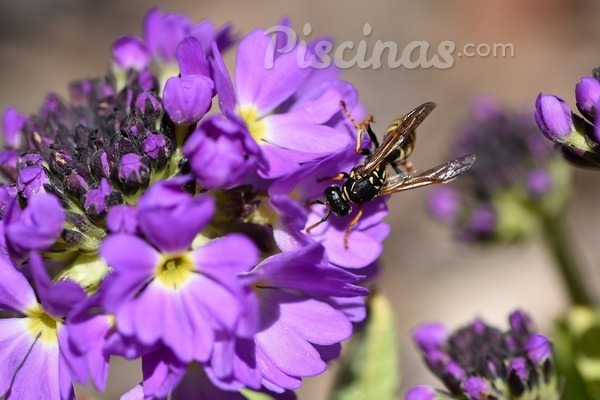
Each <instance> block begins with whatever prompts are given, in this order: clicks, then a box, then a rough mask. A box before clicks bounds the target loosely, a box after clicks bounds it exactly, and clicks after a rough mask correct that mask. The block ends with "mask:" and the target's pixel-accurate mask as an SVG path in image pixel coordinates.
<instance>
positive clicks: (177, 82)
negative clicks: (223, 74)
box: [163, 38, 214, 125]
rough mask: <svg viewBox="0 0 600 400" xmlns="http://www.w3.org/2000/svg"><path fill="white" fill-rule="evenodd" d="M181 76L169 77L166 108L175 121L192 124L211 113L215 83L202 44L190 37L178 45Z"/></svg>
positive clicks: (166, 86) (164, 97) (180, 123)
mask: <svg viewBox="0 0 600 400" xmlns="http://www.w3.org/2000/svg"><path fill="white" fill-rule="evenodd" d="M177 59H178V60H179V69H180V71H181V74H180V75H181V76H178V77H172V78H169V80H168V81H167V83H166V85H165V89H164V92H163V105H164V107H165V111H166V112H167V113H168V114H169V116H170V117H171V119H172V120H173V122H175V123H176V124H178V125H182V124H184V125H190V124H193V123H195V122H197V121H198V120H199V119H200V118H202V117H203V116H204V114H206V113H207V112H208V110H210V107H211V104H212V97H213V88H214V84H213V81H212V79H211V78H210V76H209V73H208V62H207V60H206V56H205V53H204V51H203V50H202V46H201V45H200V42H198V41H197V40H196V39H194V38H187V39H185V40H183V41H182V42H181V43H179V45H178V46H177Z"/></svg>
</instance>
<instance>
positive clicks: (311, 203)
mask: <svg viewBox="0 0 600 400" xmlns="http://www.w3.org/2000/svg"><path fill="white" fill-rule="evenodd" d="M313 204H321V205H325V202H324V201H323V200H319V199H316V200H306V207H310V206H312V205H313Z"/></svg>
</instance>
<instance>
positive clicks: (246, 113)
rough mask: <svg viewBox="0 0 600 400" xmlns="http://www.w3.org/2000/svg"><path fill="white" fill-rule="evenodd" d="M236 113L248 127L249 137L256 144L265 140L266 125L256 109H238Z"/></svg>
mask: <svg viewBox="0 0 600 400" xmlns="http://www.w3.org/2000/svg"><path fill="white" fill-rule="evenodd" d="M237 113H238V115H239V116H240V117H242V119H243V120H244V122H246V126H247V127H248V131H249V132H250V135H252V137H253V138H254V140H256V142H257V143H258V144H262V142H265V141H266V140H267V136H268V135H267V132H268V125H267V123H266V122H265V120H264V119H262V118H261V115H260V114H259V112H258V109H257V108H256V107H254V106H252V105H247V106H242V107H239V108H238V110H237Z"/></svg>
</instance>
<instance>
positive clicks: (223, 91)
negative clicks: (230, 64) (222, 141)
mask: <svg viewBox="0 0 600 400" xmlns="http://www.w3.org/2000/svg"><path fill="white" fill-rule="evenodd" d="M212 51H213V58H211V62H210V66H211V71H212V76H213V80H214V83H215V88H216V90H217V93H218V95H219V107H220V108H221V111H222V112H223V114H225V116H227V118H229V119H239V117H238V115H237V114H236V113H235V109H236V104H237V99H236V96H235V89H234V88H233V82H232V81H231V77H230V76H229V72H228V71H227V67H226V66H225V62H224V61H223V58H222V57H221V53H220V52H219V49H218V48H217V45H216V43H212Z"/></svg>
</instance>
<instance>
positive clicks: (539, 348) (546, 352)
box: [525, 333, 552, 364]
mask: <svg viewBox="0 0 600 400" xmlns="http://www.w3.org/2000/svg"><path fill="white" fill-rule="evenodd" d="M525 349H526V350H527V354H528V356H529V359H530V360H531V361H533V362H534V363H535V364H542V363H544V362H545V361H546V360H549V359H551V358H552V345H551V344H550V341H549V340H548V338H547V337H546V336H544V335H540V334H537V333H536V334H533V335H531V336H530V337H529V339H527V343H525Z"/></svg>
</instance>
